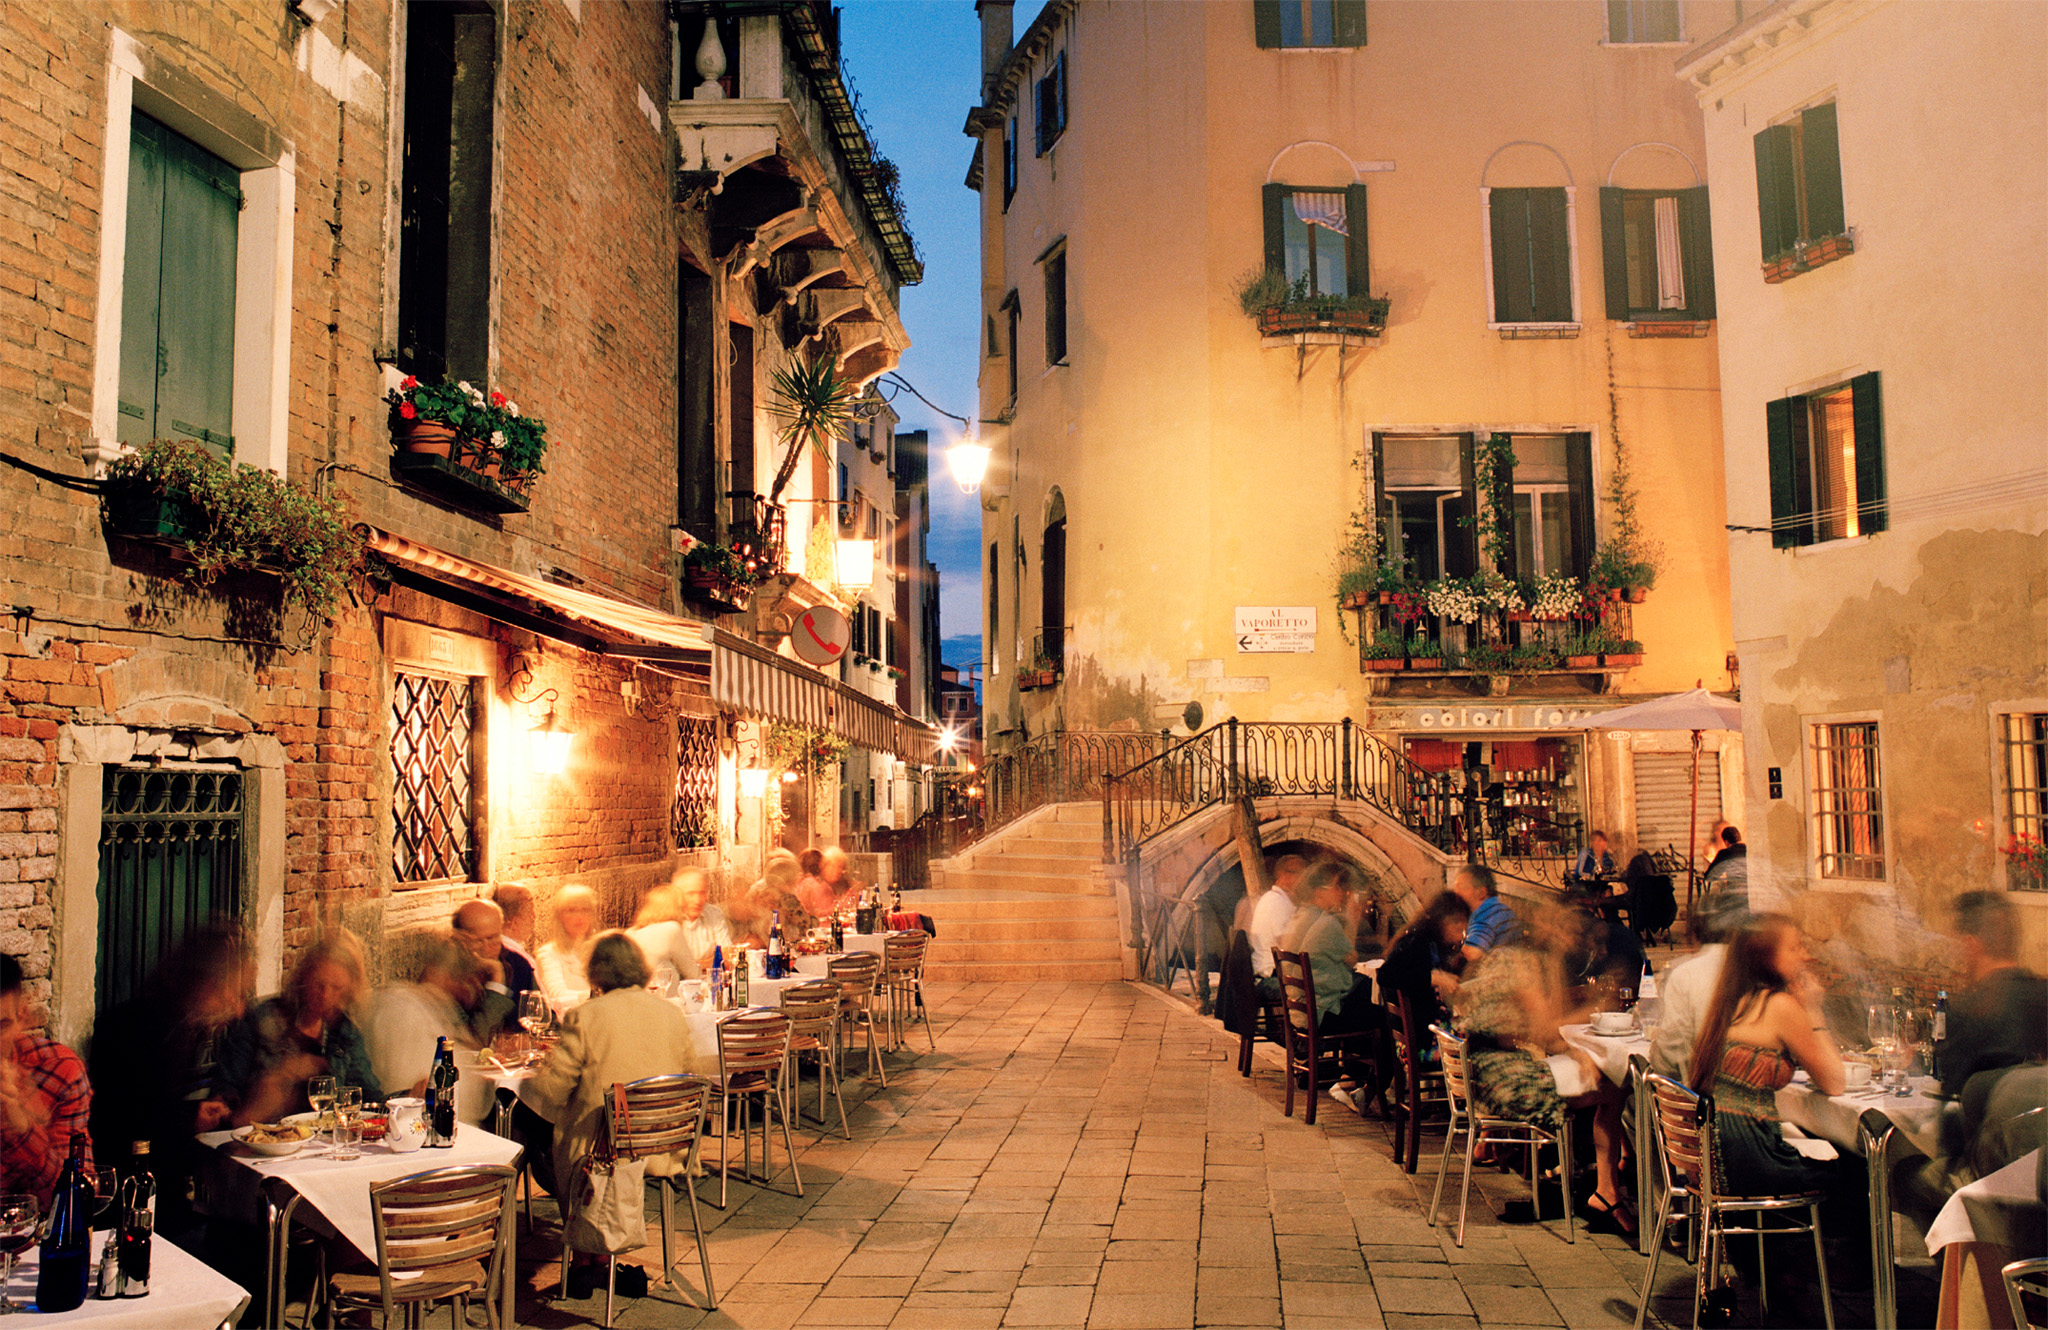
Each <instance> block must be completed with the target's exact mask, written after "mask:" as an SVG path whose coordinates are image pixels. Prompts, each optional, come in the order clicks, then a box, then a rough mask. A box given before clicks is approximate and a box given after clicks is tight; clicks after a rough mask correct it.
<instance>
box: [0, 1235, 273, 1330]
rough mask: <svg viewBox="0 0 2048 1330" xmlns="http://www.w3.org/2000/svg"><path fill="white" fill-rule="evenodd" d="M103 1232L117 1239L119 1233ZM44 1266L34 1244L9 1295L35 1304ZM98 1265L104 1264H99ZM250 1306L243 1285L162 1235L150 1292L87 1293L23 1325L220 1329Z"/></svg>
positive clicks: (152, 1258)
mask: <svg viewBox="0 0 2048 1330" xmlns="http://www.w3.org/2000/svg"><path fill="white" fill-rule="evenodd" d="M103 1236H104V1238H105V1240H106V1241H108V1242H112V1241H113V1240H114V1236H115V1235H114V1234H113V1233H111V1232H109V1233H107V1234H105V1235H103ZM95 1255H97V1253H95ZM39 1265H40V1260H39V1254H38V1253H37V1251H36V1249H35V1248H34V1247H30V1248H29V1249H28V1250H27V1251H25V1252H23V1253H22V1254H21V1258H20V1259H19V1260H18V1261H16V1262H15V1266H14V1280H13V1282H11V1283H10V1284H8V1285H7V1290H6V1292H7V1296H8V1297H10V1298H12V1299H13V1300H14V1301H16V1302H18V1303H21V1304H23V1305H24V1306H26V1305H28V1304H30V1303H33V1302H34V1301H35V1294H36V1272H37V1268H38V1266H39ZM92 1268H94V1269H97V1268H98V1265H97V1262H95V1264H94V1265H93V1267H92ZM248 1305H249V1294H248V1293H247V1291H245V1290H244V1289H243V1288H242V1286H241V1285H240V1284H237V1283H235V1282H234V1281H233V1280H231V1279H229V1278H227V1276H225V1275H222V1274H220V1273H218V1272H217V1271H215V1270H213V1269H212V1268H210V1267H209V1266H207V1265H205V1264H203V1263H202V1262H200V1261H199V1260H198V1259H197V1258H196V1257H193V1256H189V1255H187V1254H186V1253H185V1252H184V1250H183V1249H181V1248H179V1247H178V1246H177V1245H176V1244H174V1243H172V1242H170V1241H169V1240H168V1239H165V1238H162V1237H159V1238H157V1239H156V1241H155V1242H153V1243H152V1244H150V1252H149V1294H148V1296H146V1297H140V1298H107V1299H101V1298H94V1297H87V1298H86V1300H85V1301H84V1302H83V1303H81V1304H79V1305H78V1306H77V1307H75V1308H73V1309H72V1310H70V1311H68V1312H56V1313H52V1314H38V1315H36V1316H35V1317H34V1318H33V1319H31V1320H25V1321H23V1322H22V1324H24V1325H37V1326H44V1325H84V1326H91V1327H92V1328H93V1330H220V1327H221V1326H222V1325H223V1324H227V1323H232V1322H234V1321H237V1320H239V1319H241V1315H242V1310H243V1309H244V1308H245V1307H247V1306H248Z"/></svg>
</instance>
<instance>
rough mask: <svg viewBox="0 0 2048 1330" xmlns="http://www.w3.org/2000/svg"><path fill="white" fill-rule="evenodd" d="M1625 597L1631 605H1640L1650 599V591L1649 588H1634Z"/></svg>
mask: <svg viewBox="0 0 2048 1330" xmlns="http://www.w3.org/2000/svg"><path fill="white" fill-rule="evenodd" d="M1625 597H1626V599H1627V600H1628V603H1629V604H1631V605H1640V604H1642V603H1643V602H1644V601H1646V600H1648V599H1649V598H1650V589H1649V588H1648V587H1640V586H1632V587H1630V588H1629V589H1628V590H1627V592H1626V593H1625Z"/></svg>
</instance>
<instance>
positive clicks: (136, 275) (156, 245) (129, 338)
mask: <svg viewBox="0 0 2048 1330" xmlns="http://www.w3.org/2000/svg"><path fill="white" fill-rule="evenodd" d="M169 132H170V131H168V130H166V129H165V128H164V127H163V126H162V125H159V124H157V122H156V121H154V120H151V119H150V118H149V117H147V116H141V115H138V116H136V117H134V127H133V129H132V130H131V137H130V139H129V150H128V256H127V259H126V260H125V262H124V265H123V267H122V270H121V387H120V395H119V402H120V414H119V416H118V417H117V418H116V421H115V437H116V438H117V439H119V440H120V441H121V442H122V443H125V444H128V445H129V446H130V447H140V446H141V445H143V444H145V443H147V442H149V441H150V440H151V439H153V438H155V437H156V378H157V345H156V323H157V310H158V306H159V289H158V284H159V283H160V282H161V280H162V277H163V258H164V254H163V249H164V145H163V136H164V135H165V134H167V133H169Z"/></svg>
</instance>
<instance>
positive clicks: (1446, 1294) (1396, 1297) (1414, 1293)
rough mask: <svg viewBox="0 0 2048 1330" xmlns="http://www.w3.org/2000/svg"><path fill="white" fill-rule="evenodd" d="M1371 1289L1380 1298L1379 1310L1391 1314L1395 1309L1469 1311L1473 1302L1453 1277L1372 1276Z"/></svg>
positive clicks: (1433, 1311)
mask: <svg viewBox="0 0 2048 1330" xmlns="http://www.w3.org/2000/svg"><path fill="white" fill-rule="evenodd" d="M1372 1288H1373V1293H1374V1294H1375V1295H1377V1296H1378V1298H1379V1302H1380V1310H1382V1311H1384V1312H1386V1313H1387V1314H1388V1315H1390V1316H1391V1315H1392V1314H1394V1313H1395V1312H1430V1313H1433V1314H1441V1315H1453V1316H1455V1315H1463V1314H1468V1313H1470V1312H1471V1310H1472V1304H1471V1303H1470V1302H1468V1301H1467V1300H1466V1298H1465V1290H1464V1289H1463V1288H1462V1287H1460V1286H1459V1284H1458V1283H1457V1281H1456V1280H1443V1279H1375V1280H1373V1282H1372Z"/></svg>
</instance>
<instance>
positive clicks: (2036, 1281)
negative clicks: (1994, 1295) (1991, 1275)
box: [1998, 1256, 2048, 1330]
mask: <svg viewBox="0 0 2048 1330" xmlns="http://www.w3.org/2000/svg"><path fill="white" fill-rule="evenodd" d="M1998 1273H1999V1276H2000V1277H2001V1278H2002V1279H2003V1280H2004V1281H2005V1300H2006V1301H2007V1302H2010V1303H2011V1304H2012V1323H2013V1324H2014V1325H2015V1326H2017V1327H2019V1330H2042V1328H2043V1327H2044V1326H2048V1321H2036V1320H2034V1319H2033V1318H2032V1317H2030V1316H2028V1315H2027V1309H2026V1307H2024V1306H2023V1305H2021V1302H2020V1298H2021V1296H2022V1295H2026V1296H2031V1297H2036V1298H2044V1299H2048V1256H2037V1257H2035V1258H2033V1259H2032V1260H2027V1261H2014V1262H2013V1263H2012V1264H2011V1265H2008V1266H2005V1267H2004V1268H2003V1269H2001V1270H2000V1271H1999V1272H1998Z"/></svg>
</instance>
